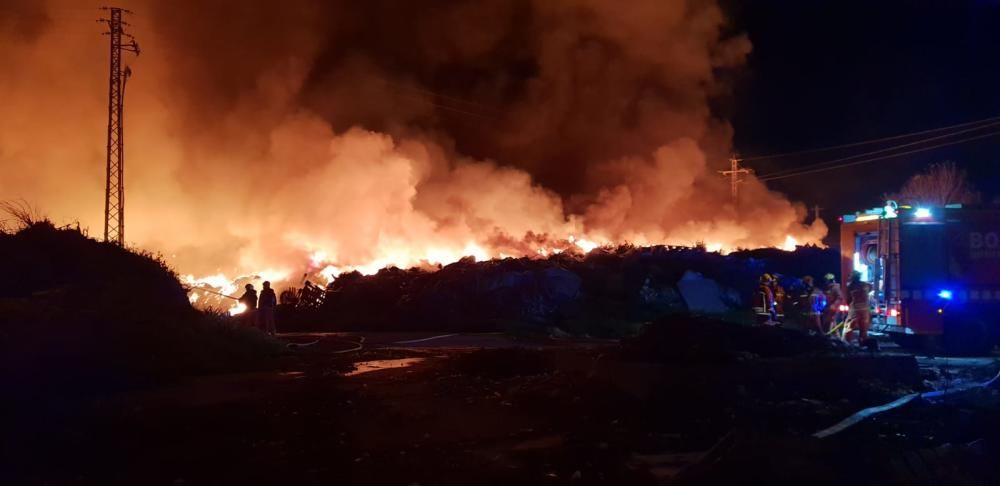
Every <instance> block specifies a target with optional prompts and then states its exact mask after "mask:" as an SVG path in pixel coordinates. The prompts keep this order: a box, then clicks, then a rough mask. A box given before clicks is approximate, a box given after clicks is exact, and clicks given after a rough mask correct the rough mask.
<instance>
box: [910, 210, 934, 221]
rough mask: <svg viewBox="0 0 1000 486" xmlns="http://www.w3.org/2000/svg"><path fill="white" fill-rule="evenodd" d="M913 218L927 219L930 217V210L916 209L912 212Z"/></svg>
mask: <svg viewBox="0 0 1000 486" xmlns="http://www.w3.org/2000/svg"><path fill="white" fill-rule="evenodd" d="M913 217H915V218H921V219H923V218H929V217H931V210H930V209H927V208H917V209H916V210H915V211H913Z"/></svg>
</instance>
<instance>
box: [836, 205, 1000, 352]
mask: <svg viewBox="0 0 1000 486" xmlns="http://www.w3.org/2000/svg"><path fill="white" fill-rule="evenodd" d="M840 249H841V274H842V280H841V282H842V285H846V284H847V282H848V281H849V279H850V276H851V273H852V272H854V271H857V272H860V273H861V278H862V280H864V281H866V282H868V283H870V284H871V285H872V289H873V291H872V295H871V305H872V311H873V312H872V330H873V331H876V332H883V333H887V334H889V335H890V336H892V337H893V338H894V340H896V341H897V342H899V343H900V344H903V345H908V346H923V345H931V346H933V347H937V348H943V349H945V350H950V351H955V352H963V353H975V352H987V351H989V350H990V349H991V348H992V347H993V346H994V345H995V344H1000V209H997V208H985V207H972V206H963V205H961V204H949V205H946V206H943V207H931V206H926V207H925V206H906V205H897V204H896V203H895V202H893V201H889V202H887V203H886V205H885V206H884V207H881V208H874V209H868V210H865V211H860V212H857V213H854V214H847V215H844V216H843V217H842V218H841V227H840ZM845 295H846V291H845Z"/></svg>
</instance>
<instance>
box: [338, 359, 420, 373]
mask: <svg viewBox="0 0 1000 486" xmlns="http://www.w3.org/2000/svg"><path fill="white" fill-rule="evenodd" d="M425 359H426V358H399V359H377V360H373V361H361V362H358V363H354V366H355V368H354V371H351V372H348V373H344V376H357V375H361V374H365V373H371V372H372V371H382V370H390V369H400V368H409V367H410V366H413V365H415V364H418V363H421V362H423V361H424V360H425Z"/></svg>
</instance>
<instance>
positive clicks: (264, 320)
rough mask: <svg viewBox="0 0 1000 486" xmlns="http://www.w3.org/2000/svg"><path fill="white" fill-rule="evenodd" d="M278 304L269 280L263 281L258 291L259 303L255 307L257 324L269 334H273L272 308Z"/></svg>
mask: <svg viewBox="0 0 1000 486" xmlns="http://www.w3.org/2000/svg"><path fill="white" fill-rule="evenodd" d="M277 305H278V299H277V297H275V295H274V289H272V288H271V282H267V281H265V282H264V288H263V290H261V291H260V305H259V306H258V309H257V326H258V327H259V328H260V330H261V331H264V332H265V333H267V334H269V335H272V336H273V335H274V333H275V330H276V329H275V327H274V308H275V307H276V306H277Z"/></svg>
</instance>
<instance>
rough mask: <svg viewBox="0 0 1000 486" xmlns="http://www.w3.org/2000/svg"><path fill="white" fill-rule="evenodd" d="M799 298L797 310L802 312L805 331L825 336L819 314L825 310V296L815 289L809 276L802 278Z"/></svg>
mask: <svg viewBox="0 0 1000 486" xmlns="http://www.w3.org/2000/svg"><path fill="white" fill-rule="evenodd" d="M799 296H800V298H799V309H800V310H801V312H802V318H803V319H804V321H805V328H806V330H809V331H816V332H818V333H820V334H825V332H824V331H823V322H822V319H821V318H820V314H821V313H822V312H823V309H825V308H826V295H825V294H823V292H822V291H821V290H820V289H818V288H816V286H815V285H814V281H813V278H812V276H811V275H806V276H805V277H802V292H801V293H800V294H799Z"/></svg>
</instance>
